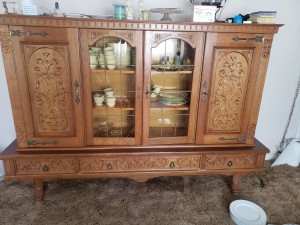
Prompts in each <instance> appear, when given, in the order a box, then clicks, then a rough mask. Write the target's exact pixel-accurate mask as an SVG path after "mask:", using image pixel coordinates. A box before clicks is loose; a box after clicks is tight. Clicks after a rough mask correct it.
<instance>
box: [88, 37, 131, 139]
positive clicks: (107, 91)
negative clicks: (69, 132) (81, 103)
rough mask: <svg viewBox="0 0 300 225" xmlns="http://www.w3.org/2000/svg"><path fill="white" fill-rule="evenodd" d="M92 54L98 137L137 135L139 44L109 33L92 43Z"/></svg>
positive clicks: (96, 135)
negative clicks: (136, 104)
mask: <svg viewBox="0 0 300 225" xmlns="http://www.w3.org/2000/svg"><path fill="white" fill-rule="evenodd" d="M89 55H90V74H91V96H92V98H93V99H92V107H93V135H94V137H95V138H128V137H134V136H135V129H134V127H135V95H136V85H135V84H136V82H135V79H136V77H135V76H136V70H135V47H132V46H130V44H129V43H127V42H126V41H124V40H123V39H121V38H116V37H107V38H102V39H100V40H98V41H97V42H95V43H94V44H93V45H90V46H89ZM95 59H96V60H95ZM97 98H98V99H99V98H100V101H98V102H97V101H96V99H97Z"/></svg>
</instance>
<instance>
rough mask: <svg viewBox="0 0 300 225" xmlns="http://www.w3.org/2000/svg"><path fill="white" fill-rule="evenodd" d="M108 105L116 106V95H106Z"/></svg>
mask: <svg viewBox="0 0 300 225" xmlns="http://www.w3.org/2000/svg"><path fill="white" fill-rule="evenodd" d="M106 105H107V106H108V107H114V106H115V105H116V97H106Z"/></svg>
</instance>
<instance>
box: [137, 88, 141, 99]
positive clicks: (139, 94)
mask: <svg viewBox="0 0 300 225" xmlns="http://www.w3.org/2000/svg"><path fill="white" fill-rule="evenodd" d="M137 98H141V88H140V86H138V87H137Z"/></svg>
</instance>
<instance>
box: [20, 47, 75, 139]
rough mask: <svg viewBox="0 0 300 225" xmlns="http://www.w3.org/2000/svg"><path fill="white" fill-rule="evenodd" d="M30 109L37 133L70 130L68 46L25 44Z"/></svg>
mask: <svg viewBox="0 0 300 225" xmlns="http://www.w3.org/2000/svg"><path fill="white" fill-rule="evenodd" d="M24 48H25V54H26V56H27V58H26V68H27V75H28V82H29V85H30V95H31V98H32V112H33V115H34V116H33V117H34V126H35V131H36V133H37V134H38V135H41V136H42V135H48V136H61V135H63V136H68V135H72V132H73V118H72V105H71V90H70V82H69V80H70V71H69V64H68V49H67V47H66V46H57V47H56V46H34V45H27V46H24Z"/></svg>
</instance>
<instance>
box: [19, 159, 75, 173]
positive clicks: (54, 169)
mask: <svg viewBox="0 0 300 225" xmlns="http://www.w3.org/2000/svg"><path fill="white" fill-rule="evenodd" d="M75 162H76V161H75V158H70V159H66V158H64V159H38V160H35V159H34V160H33V159H17V160H16V173H17V174H19V175H20V174H28V175H33V174H59V173H75V165H76V164H75Z"/></svg>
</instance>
